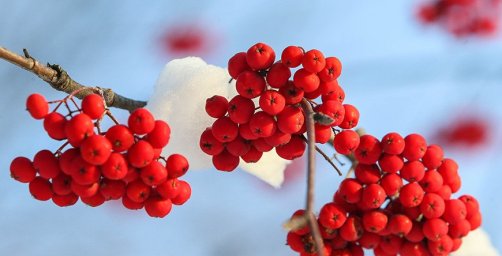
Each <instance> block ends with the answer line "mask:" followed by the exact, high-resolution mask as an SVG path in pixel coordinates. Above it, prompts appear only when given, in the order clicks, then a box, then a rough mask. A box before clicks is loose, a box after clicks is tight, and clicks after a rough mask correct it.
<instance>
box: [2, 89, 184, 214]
mask: <svg viewBox="0 0 502 256" xmlns="http://www.w3.org/2000/svg"><path fill="white" fill-rule="evenodd" d="M98 92H99V90H98ZM75 93H76V92H75ZM50 103H58V105H57V106H56V107H55V109H54V110H53V111H52V112H50V113H49V103H48V102H47V100H46V99H45V98H44V97H43V96H42V95H40V94H32V95H30V96H29V97H28V99H27V101H26V106H27V109H28V111H29V113H30V114H31V116H32V117H33V118H35V119H40V120H43V127H44V129H45V131H46V132H47V134H48V135H49V137H51V138H52V139H55V140H59V141H64V144H63V145H62V146H61V147H60V148H59V149H58V150H56V151H55V152H52V151H50V150H47V149H44V150H41V151H39V152H38V153H36V154H35V156H34V158H33V160H30V159H29V158H26V157H22V156H20V157H17V158H15V159H14V160H13V161H12V163H11V165H10V172H11V176H12V178H14V179H16V180H17V181H19V182H22V183H29V191H30V193H31V195H32V196H33V197H34V198H35V199H37V200H41V201H47V200H49V199H52V201H53V202H54V203H55V204H56V205H58V206H61V207H64V206H70V205H73V204H75V203H76V202H77V201H78V199H79V198H80V199H81V200H82V202H84V203H85V204H87V205H90V206H93V207H96V206H99V205H101V204H103V203H104V202H105V201H108V200H118V199H121V200H122V203H123V205H124V206H125V207H126V208H128V209H131V210H137V209H142V208H143V207H144V208H145V210H146V212H147V213H148V215H150V216H152V217H164V216H166V215H167V214H169V212H170V211H171V208H172V204H175V205H181V204H184V203H185V202H186V201H187V200H188V199H189V198H190V195H191V188H190V185H189V184H188V183H187V182H186V181H182V180H178V178H179V177H181V176H182V175H184V174H185V173H186V172H187V170H188V161H187V159H186V158H185V157H184V156H182V155H180V154H172V155H170V156H169V157H167V158H164V157H161V156H160V154H161V152H162V149H163V148H164V147H165V146H166V145H167V144H168V142H169V138H170V133H171V130H170V127H169V125H168V124H167V123H166V122H164V121H162V120H155V119H154V117H153V115H152V114H151V113H150V112H149V111H148V110H147V109H144V108H139V109H136V110H135V111H133V112H132V113H131V114H130V116H129V118H128V124H127V126H126V125H122V124H119V123H118V122H117V121H116V119H115V118H114V117H113V116H112V115H111V113H110V111H109V110H108V109H107V108H106V104H105V101H104V99H103V97H102V96H101V94H96V93H93V94H89V95H87V96H86V97H85V98H84V99H83V100H82V102H81V105H80V106H79V105H78V104H77V103H76V101H75V99H74V97H73V94H71V95H69V96H68V97H66V98H64V99H63V100H59V101H55V102H50ZM71 103H73V105H74V106H73V108H76V109H75V110H72V108H70V106H72V105H71ZM62 105H64V106H65V107H66V110H67V111H68V114H67V115H66V116H64V115H63V114H61V113H60V112H58V111H57V110H58V109H59V108H60V106H62ZM105 116H109V117H110V118H111V119H112V120H113V121H114V122H115V125H113V126H111V127H109V129H107V130H106V131H103V130H102V128H101V123H100V122H101V121H102V119H103V117H105ZM67 145H69V146H71V147H70V148H68V149H66V150H64V148H65V147H66V146H67ZM63 150H64V152H63ZM160 160H163V161H164V162H165V165H164V164H162V163H161V162H159V161H160Z"/></svg>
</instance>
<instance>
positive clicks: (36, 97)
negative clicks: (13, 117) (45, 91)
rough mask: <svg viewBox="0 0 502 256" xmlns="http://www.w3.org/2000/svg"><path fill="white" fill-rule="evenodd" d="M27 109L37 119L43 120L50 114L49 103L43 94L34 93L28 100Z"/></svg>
mask: <svg viewBox="0 0 502 256" xmlns="http://www.w3.org/2000/svg"><path fill="white" fill-rule="evenodd" d="M26 109H27V110H28V112H29V113H30V115H31V116H32V117H33V118H35V119H43V118H44V117H45V116H47V114H49V103H47V100H46V99H45V97H44V96H43V95H41V94H38V93H34V94H31V95H30V96H28V98H27V99H26Z"/></svg>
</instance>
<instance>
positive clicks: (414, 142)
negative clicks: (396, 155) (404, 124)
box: [403, 134, 427, 161]
mask: <svg viewBox="0 0 502 256" xmlns="http://www.w3.org/2000/svg"><path fill="white" fill-rule="evenodd" d="M404 142H405V146H404V150H403V156H404V158H406V159H408V160H409V161H415V160H420V158H422V157H423V156H424V155H425V151H426V150H427V143H426V141H425V139H424V137H422V135H419V134H410V135H408V136H406V137H405V138H404Z"/></svg>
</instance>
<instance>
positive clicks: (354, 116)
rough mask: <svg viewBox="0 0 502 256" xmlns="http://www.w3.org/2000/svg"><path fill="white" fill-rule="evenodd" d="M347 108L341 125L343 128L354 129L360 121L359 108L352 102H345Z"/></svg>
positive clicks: (344, 106)
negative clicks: (351, 103)
mask: <svg viewBox="0 0 502 256" xmlns="http://www.w3.org/2000/svg"><path fill="white" fill-rule="evenodd" d="M343 108H344V109H345V114H344V116H343V121H342V123H341V124H340V125H339V126H340V128H342V129H352V128H354V127H356V126H357V124H358V123H359V110H357V108H356V107H354V106H352V105H350V104H343Z"/></svg>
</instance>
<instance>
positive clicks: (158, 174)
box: [140, 161, 168, 186]
mask: <svg viewBox="0 0 502 256" xmlns="http://www.w3.org/2000/svg"><path fill="white" fill-rule="evenodd" d="M140 177H141V179H142V180H143V182H144V183H145V184H147V185H149V186H157V185H159V184H161V183H163V182H164V181H166V180H167V177H168V170H167V169H166V168H165V167H164V166H163V165H162V164H161V163H159V162H158V161H152V162H151V163H150V164H149V165H147V166H145V167H143V168H141V171H140Z"/></svg>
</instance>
